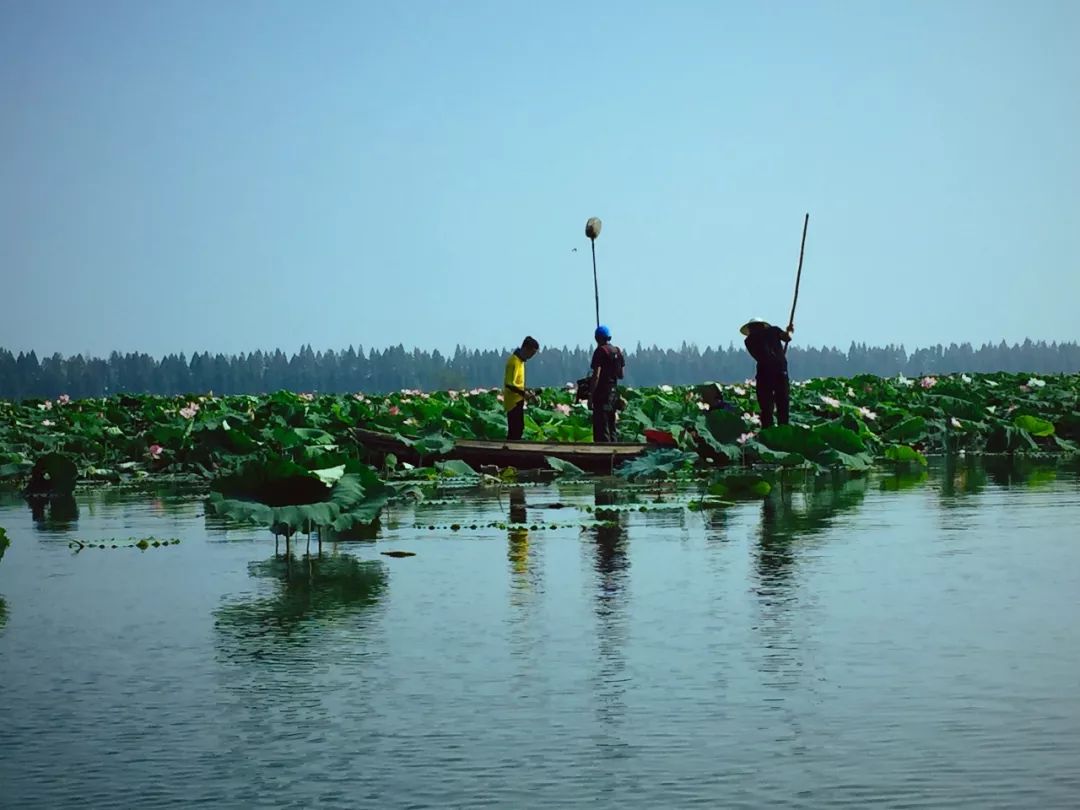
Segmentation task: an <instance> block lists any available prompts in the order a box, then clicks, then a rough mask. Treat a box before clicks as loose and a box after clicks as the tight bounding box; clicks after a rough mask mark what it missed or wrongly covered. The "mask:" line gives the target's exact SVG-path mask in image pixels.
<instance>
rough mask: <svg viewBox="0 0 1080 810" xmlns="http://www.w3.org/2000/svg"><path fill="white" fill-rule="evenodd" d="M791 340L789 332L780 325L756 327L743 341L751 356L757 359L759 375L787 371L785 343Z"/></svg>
mask: <svg viewBox="0 0 1080 810" xmlns="http://www.w3.org/2000/svg"><path fill="white" fill-rule="evenodd" d="M789 340H791V338H790V337H789V336H788V333H787V332H785V331H784V330H783V329H781V328H780V327H779V326H767V327H765V328H764V329H755V330H754V331H752V332H751V333H750V334H749V335H747V336H746V340H745V341H743V342H744V343H745V344H746V350H747V351H748V352H750V356H751V357H753V358H754V359H755V360H757V373H758V375H759V376H761V375H762V374H779V373H787V355H786V354H784V344H785V343H787V342H788V341H789Z"/></svg>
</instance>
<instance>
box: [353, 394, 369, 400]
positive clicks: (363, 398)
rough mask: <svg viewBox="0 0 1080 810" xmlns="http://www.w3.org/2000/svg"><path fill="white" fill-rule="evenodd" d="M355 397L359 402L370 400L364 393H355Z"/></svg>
mask: <svg viewBox="0 0 1080 810" xmlns="http://www.w3.org/2000/svg"><path fill="white" fill-rule="evenodd" d="M353 399H355V400H356V401H357V402H367V401H368V400H367V397H365V396H364V395H363V394H353Z"/></svg>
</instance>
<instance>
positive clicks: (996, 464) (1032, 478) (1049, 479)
mask: <svg viewBox="0 0 1080 810" xmlns="http://www.w3.org/2000/svg"><path fill="white" fill-rule="evenodd" d="M953 461H954V463H955V459H953ZM969 466H974V467H975V469H978V470H979V472H981V473H982V475H983V480H984V481H985V479H986V478H987V477H989V478H990V480H992V481H993V482H994V483H995V484H998V485H1000V486H1003V487H1011V486H1027V487H1040V486H1047V485H1048V484H1052V483H1054V482H1055V481H1056V480H1057V474H1058V471H1057V468H1056V466H1053V465H1049V464H1047V463H1046V461H1045V460H1043V461H1039V460H1035V459H1029V458H1024V457H1022V456H988V457H986V458H984V459H982V460H981V463H980V464H977V465H976V464H975V460H974V459H971V460H970V461H969Z"/></svg>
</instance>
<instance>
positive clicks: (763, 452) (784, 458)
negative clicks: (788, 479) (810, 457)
mask: <svg viewBox="0 0 1080 810" xmlns="http://www.w3.org/2000/svg"><path fill="white" fill-rule="evenodd" d="M746 446H747V447H749V448H751V449H753V450H754V452H755V453H757V455H758V458H759V459H761V460H762V461H763V462H765V463H766V464H779V465H780V466H781V467H802V466H804V465H806V464H808V463H809V462H808V461H807V460H806V457H805V456H804V455H802V453H783V452H781V451H779V450H770V449H769V448H768V447H766V446H765V445H763V444H761V443H760V442H756V441H753V442H748V443H747V444H746Z"/></svg>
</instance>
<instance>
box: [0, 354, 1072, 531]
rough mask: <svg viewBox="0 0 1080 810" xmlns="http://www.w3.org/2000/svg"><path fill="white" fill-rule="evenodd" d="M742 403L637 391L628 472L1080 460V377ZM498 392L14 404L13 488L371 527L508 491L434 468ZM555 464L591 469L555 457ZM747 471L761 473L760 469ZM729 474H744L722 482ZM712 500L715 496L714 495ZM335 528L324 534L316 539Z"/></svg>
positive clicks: (720, 488)
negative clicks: (136, 491) (155, 489)
mask: <svg viewBox="0 0 1080 810" xmlns="http://www.w3.org/2000/svg"><path fill="white" fill-rule="evenodd" d="M720 388H721V390H722V393H723V395H724V398H725V399H726V400H727V402H728V403H729V405H730V406H731V409H730V410H718V411H711V412H710V411H707V408H706V406H705V404H704V403H703V402H702V401H701V399H700V397H699V395H698V393H697V392H696V389H695V388H693V387H672V386H660V387H657V388H638V389H626V391H625V399H626V401H627V406H626V409H625V410H624V411H623V412H622V414H621V417H620V422H619V431H620V437H621V438H622V439H623V440H642V439H643V437H644V433H645V431H646V430H650V429H653V430H663V431H667V432H669V433H670V434H671V435H672V437H673V440H674V442H675V446H674V447H670V448H666V449H663V450H658V451H655V452H652V453H649V454H647V455H645V456H642V457H639V458H637V459H635V460H633V461H631V462H629V463H627V464H624V465H623V466H622V467H621V468H620V469H619V472H620V474H622V475H624V476H626V477H628V478H631V479H633V478H654V477H665V476H668V477H671V476H676V477H677V476H681V475H686V474H697V473H696V472H695V471H699V470H700V469H701V468H703V467H704V468H712V469H713V470H716V469H720V470H722V471H725V472H724V473H723V474H722V477H721V479H720V480H716V478H717V474H716V473H715V472H714V473H713V474H712V480H710V483H709V484H707V486H711V489H710V490H709V493H708V494H709V495H710V496H711V497H712V498H714V499H715V498H718V497H722V498H736V497H763V495H764V494H767V492H768V487H769V482H768V481H766V480H765V479H764V478H762V477H760V475H759V473H761V472H765V471H767V470H777V469H779V470H783V469H798V470H804V471H808V472H811V473H821V472H826V471H829V470H836V469H843V470H849V471H855V472H859V471H863V470H866V469H868V468H869V467H870V466H871V465H873V464H875V463H880V464H885V465H889V466H892V467H895V468H897V470H898V471H900V472H902V471H904V470H909V471H910V470H916V471H917V470H918V469H919V468H920V467H922V466H925V464H926V458H925V456H926V454H928V453H933V454H957V453H959V452H966V453H1000V454H1009V455H1018V454H1029V455H1034V454H1062V453H1075V452H1076V451H1077V444H1076V442H1077V440H1078V439H1080V375H1055V376H1047V377H1033V376H1032V375H1029V374H1024V375H1018V374H990V375H972V376H968V375H951V376H947V377H944V376H943V377H923V378H921V379H917V380H913V379H906V378H904V377H902V376H900V377H891V378H880V377H874V376H859V377H853V378H850V379H841V378H825V379H817V380H811V381H808V382H805V383H795V384H793V387H792V413H793V416H794V420H795V424H792V425H783V426H774V427H771V428H767V429H761V428H760V419H759V417H758V415H757V404H756V401H755V397H754V389H753V385H752V383H751V382H747V383H742V384H737V385H723V386H720ZM497 393H498V392H497V391H492V390H479V389H476V390H472V391H441V392H435V393H430V394H429V393H424V392H420V391H415V390H410V391H401V392H398V393H395V394H390V395H388V396H368V395H364V394H353V395H327V396H316V395H312V394H305V393H290V392H278V393H276V394H272V395H269V396H259V397H256V396H246V395H240V396H229V397H212V396H207V397H191V398H189V397H184V398H175V397H156V396H138V397H134V396H120V397H112V398H108V399H85V400H69V399H67V398H61V399H58V400H56V401H24V402H22V403H20V404H14V403H10V402H0V482H7V483H8V484H9V485H12V486H24V487H25V489H24V492H26V494H28V495H30V496H41V497H48V498H53V499H55V498H57V497H63V496H68V497H70V493H71V491H72V489H73V487H74V486H75V483H76V481H77V480H80V479H81V480H84V481H105V482H116V483H119V482H134V481H139V480H155V481H167V480H171V481H176V480H190V481H198V482H202V484H203V485H204V486H208V487H209V488H210V489H211V495H210V499H209V504H208V505H209V508H210V509H211V510H212V511H214V512H216V513H218V514H221V515H224V516H226V517H229V518H231V519H235V520H242V521H249V522H254V523H257V524H262V525H265V526H267V527H268V528H271V529H272V530H273V531H274V532H275V533H276V534H281V535H284V536H285V537H286V539H288V538H290V537H291V536H292V535H293V534H294V533H295V532H297V531H300V532H304V533H308V534H310V533H312V532H313V531H315V530H316V529H319V530H322V531H332V532H335V533H337V534H338V535H339V536H342V537H348V536H350V535H355V536H363V534H364V527H365V526H369V525H370V524H371V522H372V521H374V520H375V519H376V518H377V517H378V515H379V513H380V511H381V510H382V509H383V508H384V507H385V505H386V504H387V503H390V502H391V501H393V500H394V499H395V498H400V497H404V496H409V495H413V496H419V495H421V494H423V492H424V491H425V484H426V483H427V482H430V481H433V480H439V481H441V482H443V483H444V484H450V483H451V482H453V481H458V482H460V483H468V484H472V483H475V482H476V481H477V480H484V481H491V482H493V483H497V482H498V481H499V480H500V479H491V478H489V477H485V476H481V475H479V474H478V473H477V472H475V471H474V470H473V469H471V468H470V467H469V466H468V465H466V464H463V463H461V462H459V461H453V460H448V461H437V459H438V458H439V456H440V455H442V454H444V453H446V452H447V451H448V450H449V449H450V448H451V447H452V444H453V440H454V438H460V437H468V438H489V439H497V438H501V437H502V436H503V435H505V420H504V416H503V412H502V407H501V403H500V402H499V398H498V395H497ZM356 427H364V428H367V429H374V430H380V431H384V432H387V433H390V434H393V435H394V436H396V437H397V438H399V439H401V440H403V441H405V442H406V443H407V444H409V445H410V446H411V447H413V448H414V449H415V450H417V451H418V452H419V454H420V455H421V456H423V457H424V458H425V459H428V458H430V459H431V460H432V466H430V467H424V468H421V469H412V468H410V467H409V465H407V464H398V463H397V460H396V459H393V458H386V459H384V460H383V463H382V467H381V469H378V470H377V469H376V468H375V467H373V466H371V465H370V464H369V463H368V462H369V461H372V460H373V459H371V458H369V457H368V455H367V454H366V452H365V449H364V448H363V447H362V446H361V445H360V444H358V442H357V439H356V437H355V436H354V434H353V428H356ZM590 435H591V429H590V421H589V413H588V411H587V410H586V409H585V407H584V406H583V405H581V404H580V403H575V402H574V401H573V393H572V392H571V391H569V390H565V389H545V390H543V391H542V392H540V396H539V400H538V402H537V403H536V404H535V406H533V407H530V408H529V409H528V410H527V411H526V424H525V438H526V439H534V440H539V439H543V440H548V441H571V442H585V441H588V440H589V437H590ZM552 466H553V468H554V469H555V473H556V474H560V475H563V476H577V475H580V474H581V472H580V470H578V469H577V468H576V467H574V466H573V465H570V464H566V463H564V462H559V463H555V462H552ZM747 468H753V470H754V474H753V475H751V476H749V477H747V476H746V475H745V473H747V472H748V470H747ZM727 470H730V471H731V472H732V473H734V474H735V475H730V474H726V471H727ZM513 477H514V476H513V474H512V471H511V473H510V474H509V475H508V476H507V480H513ZM699 505H700V506H707V505H708V502H707V501H705V500H702V501H700V502H699ZM320 536H321V535H320Z"/></svg>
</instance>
